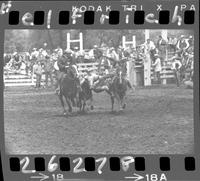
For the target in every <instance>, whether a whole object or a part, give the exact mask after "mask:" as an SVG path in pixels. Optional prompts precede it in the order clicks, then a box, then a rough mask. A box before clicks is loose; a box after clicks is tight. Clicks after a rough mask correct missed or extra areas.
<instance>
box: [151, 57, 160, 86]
mask: <svg viewBox="0 0 200 181" xmlns="http://www.w3.org/2000/svg"><path fill="white" fill-rule="evenodd" d="M154 57H155V62H154V63H153V64H152V66H153V67H154V72H155V80H156V82H157V83H158V84H160V83H161V80H160V72H161V70H162V66H161V59H160V57H159V55H158V54H155V55H154Z"/></svg>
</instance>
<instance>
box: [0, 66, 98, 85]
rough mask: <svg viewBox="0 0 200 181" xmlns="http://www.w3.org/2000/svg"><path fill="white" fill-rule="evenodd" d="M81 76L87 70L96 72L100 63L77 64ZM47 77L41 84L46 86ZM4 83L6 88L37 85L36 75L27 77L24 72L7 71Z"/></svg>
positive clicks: (43, 78) (43, 76) (43, 77)
mask: <svg viewBox="0 0 200 181" xmlns="http://www.w3.org/2000/svg"><path fill="white" fill-rule="evenodd" d="M77 65H78V70H79V72H80V74H83V72H84V71H86V70H89V71H90V70H96V69H97V65H98V63H81V64H77ZM44 81H45V75H44V74H43V75H42V80H41V83H42V84H44ZM4 83H5V86H6V87H14V86H34V85H35V84H36V76H35V75H27V74H26V73H25V72H24V71H18V72H14V71H5V72H4Z"/></svg>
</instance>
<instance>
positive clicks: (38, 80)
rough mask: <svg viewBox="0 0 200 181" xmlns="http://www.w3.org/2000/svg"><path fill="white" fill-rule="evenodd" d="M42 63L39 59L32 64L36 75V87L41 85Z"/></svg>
mask: <svg viewBox="0 0 200 181" xmlns="http://www.w3.org/2000/svg"><path fill="white" fill-rule="evenodd" d="M42 72H43V70H42V65H41V62H40V61H39V60H37V62H36V64H35V65H34V66H33V74H35V75H36V88H40V87H41V78H42Z"/></svg>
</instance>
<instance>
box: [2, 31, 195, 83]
mask: <svg viewBox="0 0 200 181" xmlns="http://www.w3.org/2000/svg"><path fill="white" fill-rule="evenodd" d="M193 38H194V37H193V36H183V35H182V36H181V37H179V38H177V37H175V36H174V37H169V38H167V39H164V38H163V37H162V36H159V37H158V39H157V41H153V40H151V39H148V40H147V41H146V42H145V43H144V44H141V45H137V46H136V47H132V46H129V47H127V48H125V49H124V48H123V47H122V46H118V47H114V46H113V47H109V46H107V45H106V44H102V45H101V46H97V45H94V47H93V48H92V49H89V50H81V51H79V48H78V47H74V48H73V49H72V50H70V51H71V55H72V57H73V60H74V61H75V63H90V62H96V61H99V60H100V59H101V57H107V58H109V60H111V59H112V60H114V61H120V60H122V59H123V57H129V59H130V60H132V61H133V62H134V64H135V65H136V66H137V65H139V66H142V65H143V62H144V60H145V57H146V55H147V54H149V55H150V59H151V64H152V67H153V68H154V72H155V78H156V79H157V80H158V82H159V81H160V72H161V70H162V66H163V64H164V62H165V63H169V64H171V65H172V68H173V62H175V61H177V60H180V63H181V64H184V62H183V60H186V57H187V58H188V55H190V56H191V55H192V54H193V42H194V39H193ZM64 51H65V50H63V49H62V48H61V47H59V46H58V47H57V48H56V49H54V50H50V49H49V48H48V45H47V43H44V44H43V47H42V48H33V49H32V50H31V51H30V52H14V53H12V54H11V53H8V54H7V53H5V54H4V70H5V74H6V73H8V72H9V71H12V72H15V73H19V72H20V73H24V74H26V75H28V76H32V75H34V74H36V75H39V76H37V79H39V80H38V81H37V82H41V77H42V75H43V74H44V75H45V85H46V86H48V85H49V84H50V85H53V84H54V75H55V74H54V73H55V72H56V71H58V66H57V64H56V62H57V60H58V59H59V58H60V57H62V55H63V52H64ZM167 52H170V56H171V57H169V55H167ZM184 56H185V57H184ZM181 66H182V65H181ZM192 66H193V62H192V63H191V69H193V67H192ZM174 67H176V66H174ZM49 80H50V81H49Z"/></svg>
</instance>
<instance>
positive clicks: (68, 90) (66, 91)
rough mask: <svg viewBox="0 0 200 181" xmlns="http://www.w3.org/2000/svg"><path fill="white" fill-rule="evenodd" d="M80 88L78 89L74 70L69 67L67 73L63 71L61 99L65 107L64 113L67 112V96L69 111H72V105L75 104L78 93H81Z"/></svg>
mask: <svg viewBox="0 0 200 181" xmlns="http://www.w3.org/2000/svg"><path fill="white" fill-rule="evenodd" d="M79 92H80V90H79V89H78V86H77V83H76V80H75V77H74V74H73V70H72V69H71V68H68V69H67V70H66V73H62V75H61V79H60V94H59V99H60V101H61V105H62V107H63V111H64V115H66V114H67V111H66V109H65V105H64V99H63V97H64V98H65V100H66V102H67V105H68V112H69V113H70V114H71V113H72V107H73V105H75V98H77V94H79Z"/></svg>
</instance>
